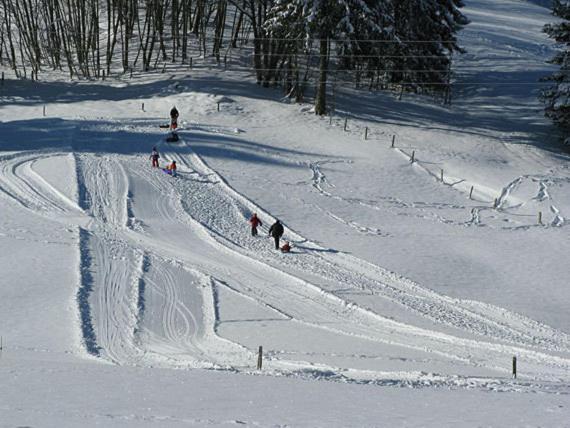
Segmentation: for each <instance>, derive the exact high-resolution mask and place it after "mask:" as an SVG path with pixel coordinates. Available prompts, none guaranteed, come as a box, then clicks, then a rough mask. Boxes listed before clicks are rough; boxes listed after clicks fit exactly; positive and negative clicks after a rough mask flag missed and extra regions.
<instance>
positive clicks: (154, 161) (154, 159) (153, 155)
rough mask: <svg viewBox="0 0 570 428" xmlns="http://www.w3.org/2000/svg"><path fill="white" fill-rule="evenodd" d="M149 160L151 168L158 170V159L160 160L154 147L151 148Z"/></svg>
mask: <svg viewBox="0 0 570 428" xmlns="http://www.w3.org/2000/svg"><path fill="white" fill-rule="evenodd" d="M150 158H151V159H152V166H153V168H158V167H159V166H158V159H159V158H160V155H159V154H158V150H157V149H156V147H153V148H152V153H151V154H150Z"/></svg>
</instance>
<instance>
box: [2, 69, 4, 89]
mask: <svg viewBox="0 0 570 428" xmlns="http://www.w3.org/2000/svg"><path fill="white" fill-rule="evenodd" d="M2 86H4V72H2Z"/></svg>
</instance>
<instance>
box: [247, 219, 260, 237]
mask: <svg viewBox="0 0 570 428" xmlns="http://www.w3.org/2000/svg"><path fill="white" fill-rule="evenodd" d="M249 222H250V223H251V236H257V226H263V223H262V222H261V220H260V219H259V217H257V214H256V213H253V215H252V216H251V218H250V219H249Z"/></svg>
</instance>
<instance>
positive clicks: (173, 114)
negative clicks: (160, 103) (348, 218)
mask: <svg viewBox="0 0 570 428" xmlns="http://www.w3.org/2000/svg"><path fill="white" fill-rule="evenodd" d="M170 117H171V118H172V119H178V110H176V107H172V110H170Z"/></svg>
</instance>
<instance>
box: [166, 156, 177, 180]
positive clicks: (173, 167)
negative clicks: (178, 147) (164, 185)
mask: <svg viewBox="0 0 570 428" xmlns="http://www.w3.org/2000/svg"><path fill="white" fill-rule="evenodd" d="M166 172H168V173H169V174H170V175H172V176H173V177H176V161H175V160H173V161H172V163H171V164H170V165H166Z"/></svg>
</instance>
